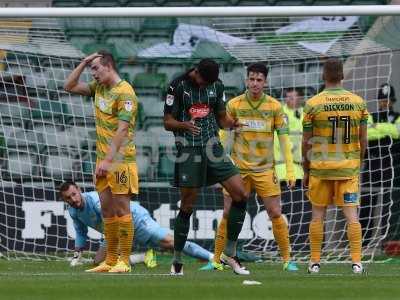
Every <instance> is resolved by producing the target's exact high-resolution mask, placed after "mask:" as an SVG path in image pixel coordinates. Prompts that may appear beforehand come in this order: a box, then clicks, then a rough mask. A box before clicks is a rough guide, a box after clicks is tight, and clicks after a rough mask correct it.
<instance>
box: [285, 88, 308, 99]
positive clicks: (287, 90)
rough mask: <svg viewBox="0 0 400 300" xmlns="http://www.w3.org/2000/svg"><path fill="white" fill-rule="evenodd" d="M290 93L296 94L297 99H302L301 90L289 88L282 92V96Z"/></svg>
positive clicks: (302, 92) (302, 93)
mask: <svg viewBox="0 0 400 300" xmlns="http://www.w3.org/2000/svg"><path fill="white" fill-rule="evenodd" d="M290 92H296V93H297V95H298V96H299V97H303V96H304V91H303V89H301V88H297V87H289V88H287V89H285V90H284V91H283V96H284V97H286V96H287V93H290Z"/></svg>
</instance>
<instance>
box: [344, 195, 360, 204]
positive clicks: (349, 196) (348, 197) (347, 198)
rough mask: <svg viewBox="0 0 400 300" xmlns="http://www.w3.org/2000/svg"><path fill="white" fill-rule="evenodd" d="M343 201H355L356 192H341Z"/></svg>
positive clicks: (356, 199) (356, 197)
mask: <svg viewBox="0 0 400 300" xmlns="http://www.w3.org/2000/svg"><path fill="white" fill-rule="evenodd" d="M343 200H344V203H357V202H358V193H346V194H343Z"/></svg>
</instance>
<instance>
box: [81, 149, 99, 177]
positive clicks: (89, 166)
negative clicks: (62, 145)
mask: <svg viewBox="0 0 400 300" xmlns="http://www.w3.org/2000/svg"><path fill="white" fill-rule="evenodd" d="M81 161H82V176H81V177H83V178H80V179H81V180H86V181H89V182H93V174H94V171H95V168H96V151H87V152H85V153H84V154H83V155H82V157H81Z"/></svg>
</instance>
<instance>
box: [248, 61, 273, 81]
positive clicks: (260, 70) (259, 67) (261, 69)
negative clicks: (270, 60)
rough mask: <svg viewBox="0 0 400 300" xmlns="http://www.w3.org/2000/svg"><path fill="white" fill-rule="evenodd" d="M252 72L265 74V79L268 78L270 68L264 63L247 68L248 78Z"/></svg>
mask: <svg viewBox="0 0 400 300" xmlns="http://www.w3.org/2000/svg"><path fill="white" fill-rule="evenodd" d="M250 72H253V73H261V74H264V76H265V78H267V76H268V68H267V67H266V66H265V65H264V64H263V63H254V64H251V65H250V66H248V67H247V76H249V74H250Z"/></svg>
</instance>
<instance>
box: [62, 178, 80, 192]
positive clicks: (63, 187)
mask: <svg viewBox="0 0 400 300" xmlns="http://www.w3.org/2000/svg"><path fill="white" fill-rule="evenodd" d="M71 185H73V186H75V187H78V186H77V185H76V183H75V182H73V181H65V182H63V183H62V184H61V185H60V186H59V187H58V191H59V193H60V194H61V193H63V192H65V191H68V189H69V187H70V186H71Z"/></svg>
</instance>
